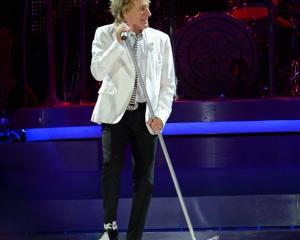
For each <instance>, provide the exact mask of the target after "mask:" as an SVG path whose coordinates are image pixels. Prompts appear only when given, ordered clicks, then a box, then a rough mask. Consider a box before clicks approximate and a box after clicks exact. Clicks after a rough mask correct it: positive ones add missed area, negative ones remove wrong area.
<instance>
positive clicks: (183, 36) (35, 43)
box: [0, 0, 299, 109]
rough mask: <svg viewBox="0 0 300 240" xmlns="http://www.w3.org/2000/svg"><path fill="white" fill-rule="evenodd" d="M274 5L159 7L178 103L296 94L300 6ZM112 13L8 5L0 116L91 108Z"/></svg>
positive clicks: (39, 2)
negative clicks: (103, 30)
mask: <svg viewBox="0 0 300 240" xmlns="http://www.w3.org/2000/svg"><path fill="white" fill-rule="evenodd" d="M271 2H272V1H266V0H260V1H258V0H256V1H241V0H228V1H226V0H213V1H196V2H195V1H189V0H188V1H175V0H169V1H162V0H153V1H152V4H151V11H152V17H151V18H150V24H151V26H153V27H155V28H158V29H160V30H162V31H164V32H166V33H168V34H169V35H170V37H171V39H172V42H173V47H174V55H175V64H176V73H177V78H178V90H177V97H178V98H179V99H195V100H197V99H204V100H205V99H216V98H220V97H221V98H222V97H226V98H238V99H241V98H259V97H266V96H293V95H298V88H297V85H298V75H297V74H296V73H297V72H298V55H299V54H298V50H297V49H298V42H297V41H298V36H299V34H298V27H299V24H298V22H299V17H298V14H299V11H298V8H299V4H298V3H297V1H279V2H278V3H277V2H276V1H273V4H271ZM275 2H276V4H275ZM108 8H109V1H108V0H106V1H101V0H81V1H80V0H24V1H18V2H15V1H3V3H1V20H0V27H1V46H0V47H1V61H2V63H3V64H1V81H0V84H1V96H2V97H1V105H2V107H1V108H4V109H5V108H12V109H17V108H20V107H36V106H53V105H56V104H61V103H72V104H79V103H84V102H94V101H95V99H96V96H97V90H98V88H99V83H97V82H96V81H95V80H94V79H93V78H92V76H91V74H90V71H89V65H90V59H91V53H90V49H91V42H92V39H93V36H94V32H95V29H96V28H97V27H98V26H100V25H103V24H108V23H111V22H112V17H111V16H110V13H109V10H108ZM270 13H273V14H270ZM271 17H273V19H272V18H271ZM271 27H272V32H270V29H271ZM293 76H296V79H295V78H293ZM296 88H297V89H296Z"/></svg>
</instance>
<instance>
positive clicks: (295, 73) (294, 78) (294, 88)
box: [289, 60, 300, 96]
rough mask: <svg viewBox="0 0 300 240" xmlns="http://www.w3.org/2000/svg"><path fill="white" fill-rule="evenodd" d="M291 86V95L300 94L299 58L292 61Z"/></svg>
mask: <svg viewBox="0 0 300 240" xmlns="http://www.w3.org/2000/svg"><path fill="white" fill-rule="evenodd" d="M289 86H290V87H289V88H290V95H291V96H299V95H300V89H299V88H300V75H299V62H298V61H297V60H293V61H292V63H291V75H290V79H289Z"/></svg>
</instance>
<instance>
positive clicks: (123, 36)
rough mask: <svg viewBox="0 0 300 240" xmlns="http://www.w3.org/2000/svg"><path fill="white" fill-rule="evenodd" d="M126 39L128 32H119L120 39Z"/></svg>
mask: <svg viewBox="0 0 300 240" xmlns="http://www.w3.org/2000/svg"><path fill="white" fill-rule="evenodd" d="M127 38H128V32H121V39H122V40H126V39H127Z"/></svg>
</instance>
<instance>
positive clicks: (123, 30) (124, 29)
mask: <svg viewBox="0 0 300 240" xmlns="http://www.w3.org/2000/svg"><path fill="white" fill-rule="evenodd" d="M129 31H130V27H129V26H128V25H127V24H126V23H121V24H120V25H119V26H117V28H116V36H117V40H118V42H119V43H122V42H123V41H124V40H126V38H127V37H128V32H129Z"/></svg>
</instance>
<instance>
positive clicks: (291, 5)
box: [174, 0, 300, 99]
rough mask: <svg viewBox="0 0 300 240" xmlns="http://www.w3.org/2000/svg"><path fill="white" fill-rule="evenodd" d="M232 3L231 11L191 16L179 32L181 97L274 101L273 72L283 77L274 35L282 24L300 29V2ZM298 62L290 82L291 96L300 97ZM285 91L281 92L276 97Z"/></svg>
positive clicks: (177, 52) (292, 66)
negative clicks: (281, 9) (284, 14)
mask: <svg viewBox="0 0 300 240" xmlns="http://www.w3.org/2000/svg"><path fill="white" fill-rule="evenodd" d="M228 1H229V2H228V6H229V10H228V11H226V12H205V13H198V14H197V15H195V16H186V17H185V22H184V24H182V25H181V26H180V27H179V28H178V29H177V32H176V34H175V51H174V53H175V55H176V58H175V60H176V62H175V63H176V73H177V77H178V97H179V98H185V99H186V98H188V99H203V98H216V97H223V96H225V97H229V98H241V97H261V96H266V95H269V96H271V95H272V94H270V89H271V88H272V87H275V86H277V82H276V81H277V78H278V77H277V75H276V79H275V80H274V78H275V76H274V74H272V71H274V73H276V74H277V73H278V72H277V69H278V68H280V66H277V65H276V63H274V62H276V61H275V60H274V59H273V58H278V57H279V58H280V56H277V55H276V54H275V56H274V52H275V53H277V51H276V48H277V47H278V46H276V39H275V41H274V38H276V36H275V35H274V32H276V31H275V30H276V26H277V25H279V26H281V27H283V26H282V24H285V26H284V27H287V28H290V29H295V30H296V29H297V28H298V25H300V24H298V22H300V0H286V1H283V0H270V1H266V0H265V2H259V3H253V2H250V1H246V0H228ZM283 2H284V3H285V6H287V7H288V9H287V11H288V12H289V16H288V17H287V19H284V18H282V17H280V16H279V15H278V14H277V13H278V7H279V6H280V3H283ZM298 9H299V17H298ZM283 20H284V21H285V22H283ZM274 26H275V27H274ZM295 32H297V31H295ZM299 35H300V34H299ZM281 37H282V36H281ZM297 37H298V36H296V38H297ZM290 42H293V44H294V46H291V51H294V52H295V51H297V50H296V49H297V46H296V45H297V44H298V43H297V41H290ZM279 47H281V48H285V46H279ZM298 61H299V59H298V58H297V57H293V58H292V59H289V63H288V64H289V66H290V68H289V77H288V78H287V79H285V81H286V84H285V85H286V86H287V87H288V92H286V91H285V93H286V94H287V95H289V96H299V95H300V89H299V88H300V79H299V78H300V74H299V71H298V70H300V69H299V66H300V63H299V62H298ZM275 69H276V70H275ZM278 79H279V78H278ZM282 92H283V91H281V89H276V94H279V95H280V94H281V93H282Z"/></svg>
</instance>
